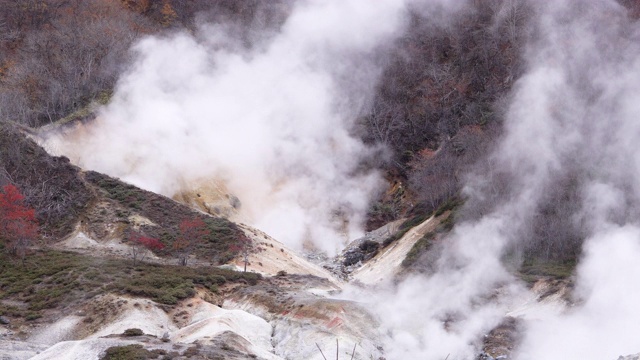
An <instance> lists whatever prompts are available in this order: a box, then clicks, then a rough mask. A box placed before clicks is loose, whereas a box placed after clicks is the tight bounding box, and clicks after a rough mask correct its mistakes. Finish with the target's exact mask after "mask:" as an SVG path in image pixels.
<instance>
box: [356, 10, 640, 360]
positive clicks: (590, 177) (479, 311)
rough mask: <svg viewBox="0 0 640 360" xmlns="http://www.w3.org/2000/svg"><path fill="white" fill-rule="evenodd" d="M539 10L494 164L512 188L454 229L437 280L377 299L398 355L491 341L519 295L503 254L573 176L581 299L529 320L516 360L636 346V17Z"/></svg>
mask: <svg viewBox="0 0 640 360" xmlns="http://www.w3.org/2000/svg"><path fill="white" fill-rule="evenodd" d="M532 3H534V4H535V9H536V12H537V14H536V15H537V17H536V20H535V25H534V26H535V30H534V32H533V36H532V38H531V42H530V43H529V44H528V45H527V49H528V50H527V52H526V54H525V56H526V59H527V63H528V67H527V71H526V73H525V75H524V76H523V77H522V78H521V79H520V80H519V81H518V82H517V83H516V85H515V87H514V90H513V94H512V96H513V97H512V100H511V103H510V105H509V108H508V111H507V113H506V120H505V131H504V135H503V138H502V140H501V141H500V143H499V145H498V146H497V149H496V151H495V153H493V155H492V156H491V157H490V159H489V161H488V163H489V164H490V167H491V170H490V173H492V174H501V175H503V176H505V177H506V178H507V179H509V185H508V186H509V189H508V190H507V191H504V194H506V195H503V196H501V197H499V199H497V200H496V204H494V206H492V207H491V211H489V213H488V214H486V215H484V216H482V217H481V218H480V219H478V220H474V221H468V222H465V223H461V224H458V225H457V226H456V228H455V229H454V232H453V233H452V235H451V236H450V238H449V239H447V242H448V243H449V244H447V245H446V247H445V248H444V249H443V255H442V256H441V258H440V259H439V260H438V263H437V264H436V270H435V273H434V274H433V275H430V276H427V277H426V278H425V277H422V278H421V277H412V278H410V279H409V280H407V281H404V282H403V283H401V284H399V285H396V286H394V287H393V290H391V291H388V292H385V291H380V294H379V296H377V297H374V298H373V300H372V302H371V304H370V306H371V307H372V308H373V309H375V311H376V312H377V313H378V314H379V316H380V318H381V322H382V326H381V330H382V335H383V337H384V347H385V350H386V353H387V354H388V355H389V358H390V359H409V358H410V359H434V360H435V359H445V358H448V359H449V360H453V359H474V358H475V357H476V356H477V354H478V353H479V351H480V346H481V341H482V336H483V335H484V334H486V333H487V331H488V330H490V329H491V328H492V327H493V326H495V325H496V324H497V323H498V322H500V320H501V319H502V317H503V316H504V315H505V314H506V313H507V311H508V309H509V308H512V307H513V306H517V305H518V304H517V302H518V301H520V300H518V299H522V296H523V294H522V292H523V288H522V287H521V286H519V285H518V283H517V282H516V281H514V279H513V278H512V276H511V275H510V274H509V273H508V272H507V271H506V270H505V269H504V268H503V266H502V264H501V261H500V259H501V257H502V256H503V255H504V253H505V251H506V250H507V249H508V246H511V245H513V244H517V243H518V242H522V241H524V239H527V238H528V237H527V236H526V235H527V232H528V231H531V225H532V224H533V223H535V221H536V218H537V217H539V215H540V214H539V208H540V206H541V205H542V204H543V203H545V202H546V201H548V193H549V191H550V189H553V188H554V186H557V182H558V179H563V178H566V177H567V176H572V177H573V178H575V181H574V182H573V183H572V184H573V186H576V187H577V191H578V193H579V194H580V196H579V200H577V201H578V202H580V203H579V204H578V206H577V207H578V209H579V210H578V211H577V213H573V214H571V213H568V214H562V213H560V214H558V215H557V216H566V217H567V218H569V220H571V221H576V222H578V223H579V224H581V226H582V228H583V229H582V230H584V231H585V233H586V234H587V235H588V236H587V238H586V240H585V243H584V246H583V254H582V258H581V260H580V265H579V266H578V269H577V279H576V289H575V294H574V295H575V296H576V297H577V299H578V302H577V304H576V306H574V307H573V308H571V309H570V310H569V311H568V313H565V314H561V315H557V314H546V313H541V314H540V316H539V317H538V318H537V319H533V320H532V319H528V320H526V321H525V333H524V339H523V342H522V345H521V347H520V348H519V349H518V350H517V353H516V354H515V358H516V359H520V360H533V359H552V360H554V359H558V360H560V359H562V360H566V359H587V360H590V359H593V360H603V359H617V358H618V356H619V355H626V354H632V353H638V352H640V337H638V336H637V331H635V329H636V328H637V326H638V324H640V306H639V304H640V286H638V284H637V279H638V277H640V262H639V261H638V259H640V217H639V215H640V214H639V211H638V209H639V208H640V206H639V205H640V202H639V200H640V182H638V179H640V147H639V146H638V144H640V121H638V120H639V119H640V118H639V116H640V101H638V100H639V99H640V42H639V41H638V39H640V23H639V22H638V21H637V20H635V19H633V18H630V16H629V14H628V13H627V10H626V9H625V8H623V7H622V6H621V5H620V4H619V3H617V2H616V1H613V0H591V1H580V0H576V1H573V0H563V1H553V2H537V1H535V2H532ZM498 176H500V175H498ZM486 179H487V178H483V177H479V176H478V177H471V178H470V180H469V184H468V187H467V189H466V192H467V194H468V195H469V196H470V197H471V200H470V201H473V200H474V199H476V200H477V199H481V200H482V199H483V198H487V197H490V196H493V195H491V194H487V193H486V189H487V188H488V187H487V186H486V185H487V184H486V181H487V180H486ZM489 179H491V177H489ZM493 179H495V177H494V178H493ZM558 201H561V199H558ZM566 240H568V239H559V241H566ZM356 298H359V299H362V298H365V297H364V296H362V295H359V296H357V297H356ZM536 316H538V315H536Z"/></svg>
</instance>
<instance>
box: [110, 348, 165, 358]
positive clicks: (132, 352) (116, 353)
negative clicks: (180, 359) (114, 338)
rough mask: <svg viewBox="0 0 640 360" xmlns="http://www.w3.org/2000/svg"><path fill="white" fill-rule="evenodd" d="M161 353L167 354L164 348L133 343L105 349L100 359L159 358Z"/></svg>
mask: <svg viewBox="0 0 640 360" xmlns="http://www.w3.org/2000/svg"><path fill="white" fill-rule="evenodd" d="M161 355H167V352H166V351H164V350H151V351H149V350H147V349H145V348H144V347H143V346H142V345H137V344H132V345H124V346H112V347H110V348H108V349H107V350H106V351H105V354H104V356H102V357H101V358H100V360H146V359H157V358H158V357H160V356H161Z"/></svg>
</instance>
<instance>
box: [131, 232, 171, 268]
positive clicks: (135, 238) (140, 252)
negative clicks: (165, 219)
mask: <svg viewBox="0 0 640 360" xmlns="http://www.w3.org/2000/svg"><path fill="white" fill-rule="evenodd" d="M130 240H131V257H133V264H134V265H135V264H136V262H137V261H138V260H140V261H143V260H144V258H145V256H146V251H145V249H146V250H149V251H151V252H153V251H154V250H162V249H164V244H163V243H161V242H160V241H159V240H158V239H154V238H152V237H148V236H144V235H141V234H138V233H137V232H133V233H131V236H130Z"/></svg>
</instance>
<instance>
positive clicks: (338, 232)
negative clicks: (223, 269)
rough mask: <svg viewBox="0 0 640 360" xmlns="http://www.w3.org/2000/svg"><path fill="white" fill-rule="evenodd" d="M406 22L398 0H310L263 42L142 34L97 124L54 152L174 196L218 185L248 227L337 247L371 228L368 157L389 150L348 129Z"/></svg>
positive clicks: (214, 33) (223, 30) (213, 33)
mask: <svg viewBox="0 0 640 360" xmlns="http://www.w3.org/2000/svg"><path fill="white" fill-rule="evenodd" d="M404 17H405V4H404V2H403V1H400V0H385V1H380V2H377V3H376V6H371V4H370V3H369V2H367V1H362V0H349V1H340V2H331V1H300V2H297V3H295V5H294V6H293V8H292V10H291V14H290V15H289V17H288V18H287V20H286V21H285V22H284V23H283V24H282V25H281V28H279V29H275V30H273V29H271V30H270V31H267V29H265V30H264V31H260V29H256V30H255V31H254V33H259V34H260V36H256V38H255V39H247V38H246V36H245V37H242V38H241V36H240V35H238V34H236V33H235V32H234V30H237V29H235V28H234V27H233V26H227V25H226V24H202V25H201V26H200V27H199V29H198V31H197V32H196V33H195V34H190V33H186V32H179V33H172V34H167V35H165V36H155V37H148V38H145V39H144V40H142V41H140V42H139V43H137V44H136V45H135V46H134V48H133V53H134V61H133V64H132V66H131V67H130V69H129V70H128V71H127V73H126V74H124V75H123V76H122V77H121V78H120V80H119V82H118V84H117V87H116V90H115V94H114V96H113V99H112V101H111V102H110V104H109V105H108V106H106V107H105V108H104V109H102V110H101V111H100V113H99V115H98V119H97V120H96V121H94V122H93V123H91V124H89V125H88V126H86V127H83V128H81V129H80V130H76V131H74V132H71V133H67V134H63V135H54V136H51V137H50V138H49V139H48V144H47V145H48V148H49V149H53V151H54V152H56V153H60V154H65V155H67V156H68V157H69V158H70V159H71V160H72V161H73V162H75V163H77V164H78V165H80V166H81V167H83V168H87V169H93V170H97V171H101V172H104V173H107V174H109V175H112V176H116V177H119V178H121V179H123V180H125V181H127V182H130V183H132V184H135V185H138V186H140V187H142V188H144V189H147V190H151V191H154V192H158V193H161V194H164V195H167V196H172V195H174V194H175V193H177V192H179V191H182V190H189V189H190V187H191V186H193V185H194V184H197V183H198V182H202V181H210V180H215V181H220V182H222V183H224V184H225V185H226V187H227V188H228V189H229V191H230V192H231V193H232V194H234V195H236V196H237V197H238V198H239V199H240V201H241V203H242V208H241V214H240V220H241V221H243V222H247V223H249V224H251V225H253V226H255V227H258V228H260V229H261V230H264V231H266V232H267V233H269V234H270V235H272V236H274V237H275V238H277V239H278V240H280V241H282V242H284V243H285V244H287V245H289V246H291V247H293V248H295V249H301V248H302V246H303V244H312V245H313V246H314V247H315V248H317V249H319V250H322V251H325V252H327V253H329V254H335V253H336V252H337V251H338V250H340V249H341V248H342V246H343V245H344V243H345V242H346V241H347V240H349V239H353V238H356V237H358V236H359V235H361V234H362V224H363V221H364V216H365V214H366V211H367V209H368V206H369V201H370V199H371V198H372V197H373V196H375V195H376V193H377V191H378V188H379V187H380V185H381V184H382V182H381V176H380V174H379V173H378V171H377V170H376V169H372V168H367V167H363V166H361V165H362V162H363V160H365V159H367V158H372V157H374V156H375V157H378V158H380V157H381V156H382V157H384V151H383V150H382V149H379V148H375V147H369V146H365V145H364V144H363V143H362V142H361V141H360V140H359V139H358V138H357V137H355V136H354V135H352V126H353V122H354V121H355V119H356V118H357V117H358V116H361V115H363V114H364V113H365V112H366V111H367V108H368V106H370V101H371V98H372V95H373V94H372V93H373V91H374V88H375V84H376V81H377V78H378V75H379V73H380V71H381V69H380V65H379V63H378V62H379V61H380V57H379V56H378V55H379V54H380V53H381V52H380V51H379V50H380V48H382V47H384V45H385V44H388V43H390V42H391V41H393V40H394V39H395V37H396V36H398V34H401V33H402V31H403V26H404ZM380 19H384V21H380ZM244 33H246V31H245V32H244ZM244 33H243V34H244ZM265 34H266V35H265Z"/></svg>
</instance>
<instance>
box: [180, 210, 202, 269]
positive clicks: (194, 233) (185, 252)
mask: <svg viewBox="0 0 640 360" xmlns="http://www.w3.org/2000/svg"><path fill="white" fill-rule="evenodd" d="M209 235H210V232H209V229H208V228H207V224H206V223H205V222H204V221H202V219H200V218H195V219H192V220H186V219H185V220H182V221H181V222H180V236H178V238H177V239H176V241H175V242H174V243H173V249H174V250H175V252H176V254H177V256H178V258H179V259H180V265H183V266H186V265H187V261H188V259H189V255H191V252H193V250H194V248H195V247H196V245H197V244H199V243H202V242H204V241H205V239H206V238H207V237H208V236H209Z"/></svg>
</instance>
